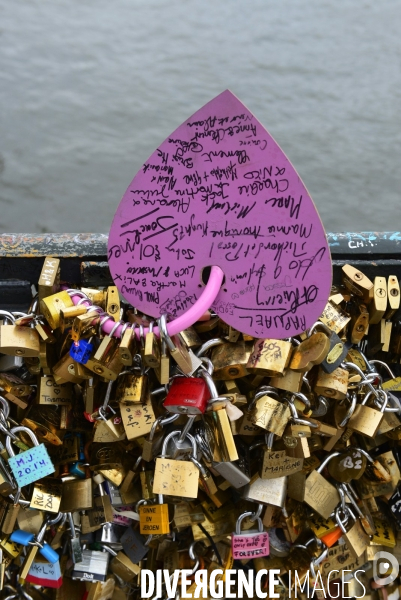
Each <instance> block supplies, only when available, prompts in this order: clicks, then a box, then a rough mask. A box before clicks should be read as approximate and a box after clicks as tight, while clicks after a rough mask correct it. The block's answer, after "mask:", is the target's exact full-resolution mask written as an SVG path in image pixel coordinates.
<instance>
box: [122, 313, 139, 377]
mask: <svg viewBox="0 0 401 600" xmlns="http://www.w3.org/2000/svg"><path fill="white" fill-rule="evenodd" d="M128 325H129V323H126V324H125V325H123V329H122V331H121V342H120V345H119V347H118V352H119V354H120V358H121V362H122V363H123V365H126V366H128V367H130V366H131V365H132V363H133V360H134V355H135V354H136V348H137V344H136V336H135V325H133V326H132V327H129V326H128Z"/></svg>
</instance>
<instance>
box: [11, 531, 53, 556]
mask: <svg viewBox="0 0 401 600" xmlns="http://www.w3.org/2000/svg"><path fill="white" fill-rule="evenodd" d="M46 528H47V523H45V524H44V526H43V527H42V529H43V535H42V536H41V535H40V534H41V531H42V529H41V530H40V531H39V533H38V535H37V537H36V539H34V538H35V535H34V534H33V533H29V532H28V531H23V530H22V529H17V530H16V531H13V532H12V534H11V535H10V540H11V541H12V542H15V543H16V544H21V545H22V546H28V545H29V542H32V541H33V540H34V541H35V542H39V543H40V544H41V543H42V542H41V540H40V539H39V538H40V537H42V538H43V537H44V534H45V531H46ZM39 552H40V553H41V555H42V556H43V557H44V558H45V559H46V560H48V561H49V562H51V563H55V562H57V561H58V560H59V558H60V557H59V555H58V554H57V552H56V551H55V550H53V548H52V547H51V546H49V544H48V543H47V542H44V544H43V546H42V547H40V548H39Z"/></svg>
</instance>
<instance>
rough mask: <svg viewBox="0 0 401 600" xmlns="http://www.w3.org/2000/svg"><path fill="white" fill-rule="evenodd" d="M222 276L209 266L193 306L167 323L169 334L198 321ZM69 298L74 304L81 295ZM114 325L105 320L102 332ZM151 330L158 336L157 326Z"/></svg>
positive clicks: (218, 289)
mask: <svg viewBox="0 0 401 600" xmlns="http://www.w3.org/2000/svg"><path fill="white" fill-rule="evenodd" d="M223 278H224V273H223V271H222V270H221V269H220V267H216V266H214V267H212V268H211V270H210V277H209V281H208V282H207V284H206V286H205V289H204V290H203V292H202V295H201V296H200V298H198V300H197V301H196V302H195V304H194V305H193V306H191V308H190V309H188V310H187V311H186V312H185V313H184V314H183V315H181V316H180V317H178V318H177V319H175V320H174V321H171V323H167V331H168V334H169V335H175V334H176V333H179V332H180V331H183V330H184V329H187V328H188V327H191V325H193V324H194V323H196V321H198V320H199V319H200V318H201V317H202V316H203V315H204V313H205V312H206V311H207V310H208V309H209V308H210V307H211V305H212V304H213V302H214V301H215V299H216V297H217V294H218V293H219V291H220V287H221V284H222V283H223ZM71 299H72V301H73V302H74V304H77V303H78V302H79V300H82V298H81V296H71ZM82 304H83V305H84V306H90V305H91V303H90V302H89V301H88V302H82ZM114 325H115V323H114V322H113V321H112V319H110V320H109V321H106V322H105V323H104V325H103V327H102V330H103V332H104V333H106V334H109V333H110V331H111V330H112V329H113V327H114ZM122 328H123V325H120V326H119V327H117V329H116V330H115V332H114V334H113V337H120V336H121V329H122ZM148 331H149V329H148V328H147V327H146V328H144V334H145V335H146V334H147V333H148ZM153 332H154V333H155V334H156V335H157V336H158V337H160V333H159V328H158V327H154V329H153ZM135 334H136V336H137V338H138V339H139V329H138V328H136V329H135Z"/></svg>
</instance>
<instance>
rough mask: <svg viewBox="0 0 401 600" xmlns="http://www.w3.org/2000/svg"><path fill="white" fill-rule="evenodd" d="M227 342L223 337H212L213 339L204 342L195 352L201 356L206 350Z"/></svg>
mask: <svg viewBox="0 0 401 600" xmlns="http://www.w3.org/2000/svg"><path fill="white" fill-rule="evenodd" d="M225 343H226V342H225V341H224V340H223V339H221V338H212V339H211V340H207V341H206V342H204V343H203V344H202V346H201V347H200V348H198V350H197V351H196V352H195V354H196V356H197V357H198V358H201V357H202V356H203V354H205V352H207V351H208V350H210V348H214V347H215V346H221V344H225Z"/></svg>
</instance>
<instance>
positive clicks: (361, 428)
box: [348, 392, 387, 437]
mask: <svg viewBox="0 0 401 600" xmlns="http://www.w3.org/2000/svg"><path fill="white" fill-rule="evenodd" d="M371 395H372V392H368V393H367V394H366V396H365V398H364V399H363V401H362V402H361V404H357V406H356V408H355V411H354V412H353V414H352V416H351V418H350V420H349V421H348V427H349V428H350V429H352V430H353V431H356V432H358V433H362V434H363V435H367V436H368V437H374V436H375V434H376V431H377V430H378V428H379V426H380V423H381V421H382V419H383V414H384V409H385V408H386V406H387V394H384V396H385V397H384V400H383V403H382V405H381V408H380V411H379V410H377V409H375V408H372V407H370V406H367V405H366V403H367V402H368V401H369V399H370V397H371Z"/></svg>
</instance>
